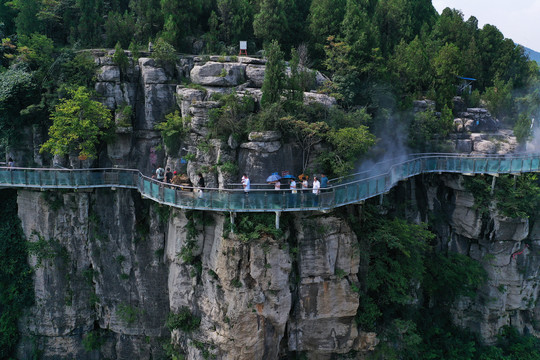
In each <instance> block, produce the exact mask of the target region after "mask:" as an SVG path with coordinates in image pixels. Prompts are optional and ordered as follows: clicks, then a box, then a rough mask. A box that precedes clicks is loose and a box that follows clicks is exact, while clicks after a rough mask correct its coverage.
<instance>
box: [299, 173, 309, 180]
mask: <svg viewBox="0 0 540 360" xmlns="http://www.w3.org/2000/svg"><path fill="white" fill-rule="evenodd" d="M298 178H299V179H300V180H307V179H309V176H307V175H306V174H300V175H298Z"/></svg>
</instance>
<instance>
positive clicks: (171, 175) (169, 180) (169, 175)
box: [165, 167, 173, 184]
mask: <svg viewBox="0 0 540 360" xmlns="http://www.w3.org/2000/svg"><path fill="white" fill-rule="evenodd" d="M172 178H173V173H172V172H171V168H170V167H168V168H167V172H166V173H165V181H166V182H167V184H170V183H171V180H172Z"/></svg>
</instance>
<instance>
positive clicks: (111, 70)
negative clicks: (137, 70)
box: [97, 66, 120, 82]
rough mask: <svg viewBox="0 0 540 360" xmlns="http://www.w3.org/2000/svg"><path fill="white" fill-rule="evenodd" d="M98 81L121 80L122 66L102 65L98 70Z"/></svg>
mask: <svg viewBox="0 0 540 360" xmlns="http://www.w3.org/2000/svg"><path fill="white" fill-rule="evenodd" d="M97 81H108V82H117V81H120V68H119V67H118V66H102V67H101V68H100V69H99V70H98V72H97Z"/></svg>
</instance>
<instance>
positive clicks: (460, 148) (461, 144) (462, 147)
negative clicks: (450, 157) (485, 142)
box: [456, 140, 473, 153]
mask: <svg viewBox="0 0 540 360" xmlns="http://www.w3.org/2000/svg"><path fill="white" fill-rule="evenodd" d="M472 149H473V143H472V141H471V140H457V141H456V151H457V152H459V153H470V152H471V151H472Z"/></svg>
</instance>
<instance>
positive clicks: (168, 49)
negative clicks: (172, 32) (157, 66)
mask: <svg viewBox="0 0 540 360" xmlns="http://www.w3.org/2000/svg"><path fill="white" fill-rule="evenodd" d="M152 57H153V58H154V59H156V61H158V62H160V63H174V62H176V59H177V56H176V50H175V49H174V47H173V46H172V45H171V44H169V43H168V42H166V41H165V40H163V39H162V38H159V39H158V40H157V41H156V44H155V45H154V51H153V53H152Z"/></svg>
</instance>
